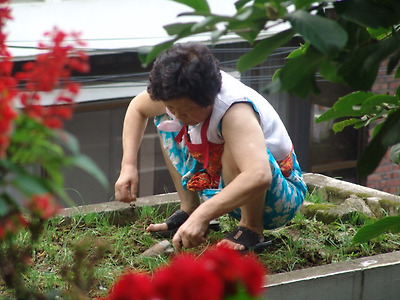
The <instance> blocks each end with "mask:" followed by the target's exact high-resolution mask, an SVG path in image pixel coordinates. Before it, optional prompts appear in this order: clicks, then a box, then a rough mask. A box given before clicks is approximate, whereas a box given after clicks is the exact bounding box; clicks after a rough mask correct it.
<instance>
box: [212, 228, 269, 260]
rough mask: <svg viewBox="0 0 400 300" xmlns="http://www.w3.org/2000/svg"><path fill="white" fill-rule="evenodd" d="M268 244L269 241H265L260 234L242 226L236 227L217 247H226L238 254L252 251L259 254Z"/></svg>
mask: <svg viewBox="0 0 400 300" xmlns="http://www.w3.org/2000/svg"><path fill="white" fill-rule="evenodd" d="M270 244H271V241H270V240H267V239H266V238H265V237H264V236H263V235H262V233H257V232H255V231H252V230H250V229H248V228H246V227H244V226H238V227H236V228H235V229H234V230H233V231H232V232H231V233H230V234H228V235H227V236H226V237H225V238H224V239H223V240H222V241H220V242H219V243H218V244H217V245H218V246H227V247H229V248H231V249H234V250H237V251H240V252H246V251H254V252H256V253H260V252H262V251H263V250H264V249H265V248H266V247H267V246H269V245H270Z"/></svg>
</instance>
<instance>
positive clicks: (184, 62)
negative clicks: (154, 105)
mask: <svg viewBox="0 0 400 300" xmlns="http://www.w3.org/2000/svg"><path fill="white" fill-rule="evenodd" d="M149 80H150V83H149V85H148V87H147V91H148V93H149V94H150V97H151V98H152V99H153V100H162V101H168V100H172V99H176V98H181V97H189V98H190V99H191V100H192V101H194V102H196V103H197V104H198V105H200V106H202V107H207V106H209V105H211V104H213V103H214V99H215V97H216V96H217V94H218V93H219V91H220V90H221V84H222V79H221V73H220V70H219V63H218V61H217V59H216V58H215V57H214V56H213V55H212V53H211V51H210V49H209V48H208V47H207V46H206V45H204V44H200V43H193V42H190V43H184V44H176V45H174V46H173V47H172V48H170V49H169V50H167V51H165V52H163V53H161V54H160V55H159V56H158V58H157V59H156V61H155V62H154V65H153V69H152V70H151V72H150V76H149Z"/></svg>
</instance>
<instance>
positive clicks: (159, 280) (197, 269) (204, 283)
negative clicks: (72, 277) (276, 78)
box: [101, 247, 266, 300]
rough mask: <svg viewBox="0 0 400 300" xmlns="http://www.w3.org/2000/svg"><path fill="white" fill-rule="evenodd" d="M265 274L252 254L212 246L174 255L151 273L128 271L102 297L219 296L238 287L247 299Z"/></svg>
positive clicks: (216, 299)
mask: <svg viewBox="0 0 400 300" xmlns="http://www.w3.org/2000/svg"><path fill="white" fill-rule="evenodd" d="M265 276H266V269H265V267H264V266H263V265H262V264H261V263H260V262H259V260H258V259H257V257H256V256H255V255H253V254H248V255H242V254H240V253H238V252H237V251H235V250H232V249H229V248H227V247H214V248H209V249H208V250H206V251H205V252H204V253H203V255H201V256H200V257H195V256H194V255H192V254H189V253H183V254H180V255H177V256H175V257H174V258H173V259H172V260H171V262H170V264H168V265H165V266H163V267H160V268H159V269H157V270H156V271H155V273H154V275H153V276H152V277H151V276H150V275H148V274H147V273H139V272H134V271H130V272H127V273H125V274H123V275H122V276H121V277H120V278H119V279H118V280H117V282H116V283H115V284H114V286H113V287H112V288H111V289H110V291H109V293H108V295H107V296H106V297H105V298H103V299H101V300H204V299H207V300H222V299H226V298H227V297H230V296H233V295H236V294H238V293H239V291H240V289H243V290H244V292H245V295H247V296H248V298H247V299H254V298H253V297H257V296H260V295H261V294H262V292H263V290H264V284H265ZM240 299H243V298H240Z"/></svg>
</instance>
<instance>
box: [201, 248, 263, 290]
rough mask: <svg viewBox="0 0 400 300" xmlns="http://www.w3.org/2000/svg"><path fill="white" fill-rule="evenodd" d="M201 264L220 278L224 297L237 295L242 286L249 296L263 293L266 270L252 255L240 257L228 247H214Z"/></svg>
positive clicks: (240, 255) (204, 256) (203, 257)
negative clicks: (222, 283) (223, 287)
mask: <svg viewBox="0 0 400 300" xmlns="http://www.w3.org/2000/svg"><path fill="white" fill-rule="evenodd" d="M201 263H202V264H204V265H205V266H206V267H207V268H208V269H209V270H210V271H212V272H214V273H215V274H217V275H218V276H219V278H221V280H222V281H223V282H224V286H225V289H224V290H225V295H233V294H235V293H237V289H238V288H239V287H240V286H242V287H244V288H245V289H246V291H247V292H248V293H249V294H250V295H251V296H257V295H260V294H261V293H262V291H263V287H264V283H265V276H266V269H265V268H264V267H263V265H262V264H261V263H260V262H259V261H258V258H257V257H256V256H255V255H253V254H247V255H242V254H240V253H239V252H237V251H236V250H233V249H230V248H228V247H224V246H221V247H216V248H214V249H210V250H208V251H206V252H205V253H204V254H203V256H202V257H201Z"/></svg>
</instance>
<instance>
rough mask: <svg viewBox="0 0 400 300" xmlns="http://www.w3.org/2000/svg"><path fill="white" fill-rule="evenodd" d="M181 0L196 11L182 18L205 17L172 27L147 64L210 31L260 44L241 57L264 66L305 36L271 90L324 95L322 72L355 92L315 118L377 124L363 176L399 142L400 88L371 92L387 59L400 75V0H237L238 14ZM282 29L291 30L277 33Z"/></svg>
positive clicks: (145, 56) (214, 37)
mask: <svg viewBox="0 0 400 300" xmlns="http://www.w3.org/2000/svg"><path fill="white" fill-rule="evenodd" d="M175 1H176V2H180V3H183V4H186V5H187V6H189V7H190V8H191V9H192V11H190V12H187V13H182V14H181V15H182V16H183V15H191V16H200V17H201V18H202V19H201V21H199V22H188V23H175V24H169V25H166V26H165V29H166V31H167V32H168V34H169V35H170V36H171V39H169V40H168V41H166V42H164V43H161V44H159V45H156V46H154V47H146V48H142V49H140V53H139V56H140V58H141V60H142V62H143V63H144V64H145V65H148V64H150V63H151V62H152V61H153V60H154V59H155V57H156V56H157V55H158V54H159V53H160V52H161V51H163V50H164V49H167V48H169V47H170V46H171V45H172V44H173V43H174V42H176V41H179V40H180V39H182V38H185V37H190V36H193V35H196V34H199V33H205V32H209V33H210V37H211V41H212V42H213V43H215V42H216V41H218V39H219V38H221V36H223V35H227V34H231V33H234V34H236V35H238V36H240V37H242V38H243V39H244V40H246V41H248V42H249V43H250V44H251V45H253V48H252V50H251V51H250V52H249V53H246V54H244V55H243V56H242V57H240V59H239V60H238V62H237V69H238V70H239V71H241V72H242V71H245V70H247V69H250V68H252V67H255V66H257V65H258V64H260V63H262V62H263V61H264V60H266V59H267V57H268V55H269V54H271V53H272V52H273V51H274V50H275V49H277V48H279V47H281V46H283V45H284V44H285V43H287V42H288V41H289V40H290V39H291V38H292V37H294V36H296V35H300V36H301V37H302V38H303V39H304V44H303V45H300V46H299V49H297V50H295V51H294V52H293V53H291V55H289V56H288V58H287V60H286V63H285V64H284V65H283V67H282V68H281V69H279V70H278V71H277V73H276V74H275V76H274V80H273V81H272V82H271V83H270V84H268V85H267V86H266V87H265V88H264V91H265V92H270V93H276V92H283V91H286V92H289V93H293V94H296V95H297V96H299V97H306V96H308V95H309V94H311V93H318V92H319V88H318V85H317V82H316V75H317V74H320V75H321V76H323V77H324V78H325V79H327V80H329V81H331V82H334V83H342V84H345V85H348V86H349V87H351V88H352V89H354V91H355V92H354V93H351V94H349V95H346V96H345V97H343V98H341V99H339V100H338V101H337V102H336V103H335V105H334V106H333V107H332V108H331V109H330V110H328V111H327V112H326V113H324V114H322V115H321V116H320V117H319V118H318V119H317V120H316V122H322V121H326V120H332V119H337V118H339V117H345V118H346V119H345V120H344V121H341V122H339V123H336V124H335V126H334V128H333V129H334V130H335V131H341V130H343V128H344V127H346V126H353V127H355V128H361V127H363V126H367V125H375V124H378V125H377V126H375V127H374V131H373V138H372V140H371V142H370V143H369V145H368V146H367V148H366V149H365V152H364V153H363V154H362V156H361V158H360V159H359V161H358V165H357V171H358V173H359V175H360V176H361V177H365V176H367V175H368V174H370V173H371V172H372V171H373V170H374V169H375V168H376V167H377V165H378V164H379V162H380V160H381V159H382V157H383V155H384V154H385V153H386V151H387V149H388V148H389V147H390V146H392V145H395V144H398V143H400V111H399V107H400V88H398V89H397V91H396V93H395V94H394V95H387V94H385V95H380V94H374V93H372V92H371V87H372V85H373V84H374V82H375V80H376V77H377V75H378V72H379V68H380V66H381V65H382V63H383V62H384V61H387V68H386V73H387V75H390V76H393V77H394V78H400V68H399V60H400V32H399V30H400V26H399V24H400V1H398V0H392V1H391V0H381V1H378V0H343V1H310V0H291V1H282V0H254V1H250V0H239V1H236V2H235V6H236V13H235V14H234V15H229V16H224V15H217V14H213V13H212V12H211V10H210V6H209V5H208V3H207V1H206V0H175ZM277 28H284V29H280V30H274V29H277ZM396 153H397V152H396Z"/></svg>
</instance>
